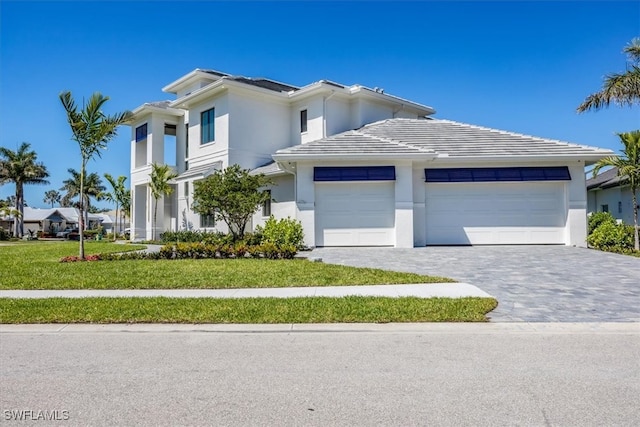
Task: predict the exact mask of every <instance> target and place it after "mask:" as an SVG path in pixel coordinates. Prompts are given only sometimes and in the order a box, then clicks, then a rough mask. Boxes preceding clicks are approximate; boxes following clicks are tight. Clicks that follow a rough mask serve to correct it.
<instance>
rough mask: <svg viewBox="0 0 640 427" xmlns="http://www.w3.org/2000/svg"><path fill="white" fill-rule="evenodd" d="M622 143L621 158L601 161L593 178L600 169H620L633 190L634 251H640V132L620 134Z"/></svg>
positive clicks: (597, 164)
mask: <svg viewBox="0 0 640 427" xmlns="http://www.w3.org/2000/svg"><path fill="white" fill-rule="evenodd" d="M618 136H619V137H620V141H621V142H622V145H624V149H622V150H620V152H621V153H622V155H621V156H610V157H606V158H604V159H601V160H599V161H598V163H596V165H595V167H594V168H593V176H594V177H595V176H597V175H598V172H600V169H602V168H603V167H605V166H613V167H616V168H618V176H619V177H621V178H623V179H624V180H625V181H626V182H628V183H629V187H630V189H631V203H632V205H633V225H634V233H633V234H634V243H633V247H634V249H635V250H636V251H637V250H640V238H639V237H638V198H637V191H638V188H640V130H634V131H633V132H626V133H619V134H618Z"/></svg>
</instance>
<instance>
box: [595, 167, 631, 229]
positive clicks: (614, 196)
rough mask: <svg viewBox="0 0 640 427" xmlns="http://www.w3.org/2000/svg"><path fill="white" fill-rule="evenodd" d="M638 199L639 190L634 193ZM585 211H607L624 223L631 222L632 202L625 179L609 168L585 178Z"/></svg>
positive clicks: (614, 169) (615, 170) (616, 170)
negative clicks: (592, 176) (594, 175)
mask: <svg viewBox="0 0 640 427" xmlns="http://www.w3.org/2000/svg"><path fill="white" fill-rule="evenodd" d="M636 200H639V201H640V191H638V192H637V193H636ZM587 212H589V213H591V212H609V213H610V214H611V215H613V217H614V218H616V219H619V220H622V222H624V223H625V224H633V203H632V198H631V189H630V188H629V184H628V182H627V180H625V179H624V178H621V177H618V169H617V168H611V169H609V170H606V171H604V172H601V173H599V174H598V176H596V177H595V178H590V179H588V180H587Z"/></svg>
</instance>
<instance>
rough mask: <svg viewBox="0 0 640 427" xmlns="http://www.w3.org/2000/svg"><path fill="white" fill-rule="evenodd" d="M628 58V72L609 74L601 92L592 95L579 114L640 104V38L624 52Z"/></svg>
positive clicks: (581, 107)
mask: <svg viewBox="0 0 640 427" xmlns="http://www.w3.org/2000/svg"><path fill="white" fill-rule="evenodd" d="M623 52H624V53H626V54H627V56H628V64H627V71H625V72H624V73H613V74H608V75H607V76H605V78H604V83H603V85H602V89H601V90H600V92H596V93H594V94H591V95H589V96H588V97H587V99H585V100H584V102H583V103H582V104H580V105H579V106H578V112H579V113H582V112H584V111H587V110H596V111H597V110H599V109H601V108H602V107H608V106H609V104H611V103H614V104H618V105H620V106H632V105H633V104H636V103H638V102H640V38H634V39H633V40H631V43H629V44H628V45H627V46H626V47H625V48H624V50H623Z"/></svg>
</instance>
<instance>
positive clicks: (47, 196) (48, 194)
mask: <svg viewBox="0 0 640 427" xmlns="http://www.w3.org/2000/svg"><path fill="white" fill-rule="evenodd" d="M61 200H62V196H61V195H60V193H58V192H57V191H56V190H48V191H45V193H44V199H42V201H43V202H45V203H51V207H52V208H53V204H54V203H60V201H61Z"/></svg>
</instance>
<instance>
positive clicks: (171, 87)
mask: <svg viewBox="0 0 640 427" xmlns="http://www.w3.org/2000/svg"><path fill="white" fill-rule="evenodd" d="M213 73H216V74H219V75H220V76H216V74H212V73H210V72H207V71H204V70H201V69H200V68H196V69H195V70H193V71H191V72H190V73H188V74H185V75H184V76H182V77H180V78H179V79H178V80H175V81H173V82H171V83H169V84H168V85H166V86H165V87H163V88H162V91H163V92H167V93H173V94H176V93H178V91H179V90H180V89H181V88H183V87H185V86H188V85H190V84H193V83H197V82H198V81H200V80H212V81H213V80H216V79H219V78H221V77H223V76H227V75H228V74H226V73H220V72H218V71H213Z"/></svg>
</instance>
